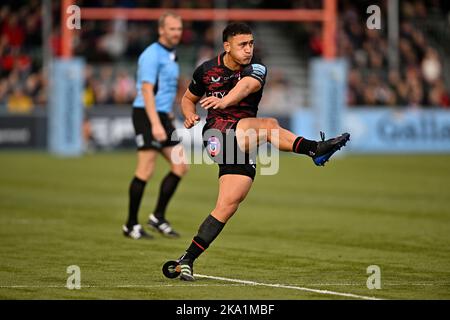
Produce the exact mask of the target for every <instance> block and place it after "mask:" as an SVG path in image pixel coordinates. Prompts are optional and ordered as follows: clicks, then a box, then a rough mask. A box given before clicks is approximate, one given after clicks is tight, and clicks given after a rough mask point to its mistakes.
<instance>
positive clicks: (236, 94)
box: [200, 77, 261, 109]
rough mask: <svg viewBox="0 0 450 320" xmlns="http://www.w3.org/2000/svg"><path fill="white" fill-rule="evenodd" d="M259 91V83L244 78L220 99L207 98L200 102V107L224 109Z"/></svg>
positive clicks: (250, 78) (249, 78) (252, 79)
mask: <svg viewBox="0 0 450 320" xmlns="http://www.w3.org/2000/svg"><path fill="white" fill-rule="evenodd" d="M259 89H261V83H260V82H259V81H258V80H256V79H254V78H252V77H244V78H242V79H241V80H239V81H238V83H237V84H236V86H235V87H234V88H233V89H231V90H230V92H228V94H227V95H226V96H225V97H223V98H222V99H219V98H217V97H214V96H211V97H207V98H205V99H203V100H201V101H200V105H201V106H202V107H203V108H205V109H209V108H213V109H225V108H226V107H228V106H233V105H236V104H238V103H239V102H240V101H241V100H242V99H245V98H246V97H247V96H248V95H249V94H251V93H253V92H256V91H258V90H259Z"/></svg>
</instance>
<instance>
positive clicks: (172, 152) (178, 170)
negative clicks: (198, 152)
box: [148, 144, 189, 238]
mask: <svg viewBox="0 0 450 320" xmlns="http://www.w3.org/2000/svg"><path fill="white" fill-rule="evenodd" d="M161 154H162V155H163V156H164V158H165V159H166V160H167V161H168V162H169V163H170V172H169V173H168V174H167V175H166V176H165V177H164V179H163V180H162V182H161V186H160V188H159V195H158V200H157V202H156V207H155V210H153V213H152V214H150V217H149V220H148V224H149V225H150V226H151V227H152V228H154V229H156V230H157V231H159V232H161V233H162V234H163V235H165V236H167V237H172V238H178V237H179V236H180V235H179V234H178V232H176V231H175V230H174V229H173V228H172V226H171V225H170V223H169V221H167V219H166V217H165V214H166V208H167V205H168V204H169V201H170V199H171V198H172V196H173V195H174V193H175V190H176V189H177V186H178V183H179V182H180V180H181V179H182V177H183V176H184V175H185V174H186V173H187V172H188V170H189V167H188V165H187V161H186V156H185V152H184V148H183V146H182V145H181V144H177V145H175V146H173V147H166V148H163V149H162V151H161Z"/></svg>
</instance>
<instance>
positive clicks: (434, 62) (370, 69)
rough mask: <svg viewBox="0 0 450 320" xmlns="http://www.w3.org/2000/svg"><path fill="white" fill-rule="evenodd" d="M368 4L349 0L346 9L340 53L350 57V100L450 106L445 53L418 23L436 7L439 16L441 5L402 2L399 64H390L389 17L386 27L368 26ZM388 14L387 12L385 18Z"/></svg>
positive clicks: (340, 35) (358, 103)
mask: <svg viewBox="0 0 450 320" xmlns="http://www.w3.org/2000/svg"><path fill="white" fill-rule="evenodd" d="M434 3H435V4H436V3H438V1H434ZM383 4H384V5H386V2H383V3H382V5H383ZM365 9H366V8H365V7H360V8H358V7H357V6H355V5H354V4H353V3H352V2H350V1H347V2H343V10H342V12H341V14H340V24H339V35H338V37H339V40H338V44H339V54H340V55H341V56H345V57H347V58H348V60H349V62H350V70H349V75H348V104H349V105H369V106H376V105H393V106H423V107H430V106H438V107H450V96H449V90H448V87H446V85H445V83H444V77H443V76H444V72H443V70H444V69H443V63H444V61H443V58H444V57H445V53H439V51H438V48H436V47H433V46H432V44H431V43H430V41H428V36H427V34H426V33H425V32H424V31H423V30H422V29H419V28H418V27H417V25H415V23H414V22H415V21H417V20H418V19H423V18H426V17H428V16H429V14H428V11H431V10H434V12H433V14H434V15H438V16H439V12H436V10H439V6H426V1H414V2H412V1H411V2H409V1H401V2H400V14H401V17H402V19H401V21H400V26H399V29H400V30H399V41H398V65H397V67H396V66H395V65H391V64H390V63H389V53H388V37H387V34H386V30H387V28H386V27H385V25H386V24H385V22H384V27H382V28H381V29H380V30H377V29H369V28H367V27H366V24H365V23H364V19H367V17H368V14H367V13H366V12H365ZM386 10H387V8H384V9H382V12H387V11H386ZM442 14H443V13H442ZM386 18H387V17H386V16H385V15H383V16H382V21H386ZM440 49H449V48H440ZM444 52H445V51H444ZM448 62H449V61H447V63H448Z"/></svg>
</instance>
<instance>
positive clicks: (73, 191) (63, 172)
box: [0, 152, 450, 299]
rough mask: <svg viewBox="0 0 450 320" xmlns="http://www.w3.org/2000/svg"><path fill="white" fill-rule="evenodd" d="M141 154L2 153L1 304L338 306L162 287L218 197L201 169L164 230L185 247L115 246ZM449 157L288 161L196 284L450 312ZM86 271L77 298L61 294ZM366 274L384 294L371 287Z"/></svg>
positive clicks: (255, 193)
mask: <svg viewBox="0 0 450 320" xmlns="http://www.w3.org/2000/svg"><path fill="white" fill-rule="evenodd" d="M134 165H135V154H134V153H133V152H122V153H109V154H95V155H87V156H84V157H82V158H77V159H64V158H57V157H53V156H50V155H47V154H44V153H32V152H17V153H6V152H3V153H1V154H0V243H1V251H0V298H2V299H23V298H26V299H27V298H31V299H40V298H45V299H86V298H87V299H118V298H120V299H121V298H125V299H130V298H132V299H343V298H344V297H339V296H333V295H325V294H319V293H309V292H303V291H298V290H292V289H285V288H271V287H264V286H253V285H242V284H237V283H234V284H233V283H227V282H223V281H217V280H210V279H199V280H198V281H197V282H195V283H193V284H191V283H185V282H181V281H179V280H178V279H175V280H169V279H166V278H164V277H163V275H162V273H161V271H160V268H161V266H162V264H163V263H164V262H165V261H166V260H169V259H175V258H177V257H178V256H179V255H180V254H181V253H182V252H183V251H184V249H185V248H186V246H187V245H188V244H189V242H190V239H191V238H192V236H193V235H194V234H195V232H196V230H197V228H198V226H199V224H200V223H201V222H202V220H203V219H204V217H205V216H206V215H207V214H209V212H210V211H211V210H212V208H213V205H214V202H215V198H216V195H217V178H216V176H217V169H216V167H214V166H207V165H195V166H192V167H191V171H190V172H189V174H188V176H187V177H186V178H185V179H184V180H183V181H182V183H181V184H180V186H179V189H178V190H177V193H176V195H175V198H174V200H173V202H172V203H171V205H170V207H169V211H168V218H169V220H170V221H171V222H172V223H173V225H174V226H175V227H176V229H177V230H179V231H180V232H181V234H182V238H181V239H178V240H173V239H165V238H162V237H160V236H159V235H158V236H157V237H156V239H155V240H152V241H146V242H144V241H133V240H129V239H126V238H124V237H123V236H122V235H121V225H122V223H123V222H124V220H125V216H126V212H127V202H128V198H127V192H128V183H129V181H130V179H131V177H132V174H133V170H134ZM167 170H168V166H167V165H166V164H164V161H163V160H162V159H159V165H158V169H157V172H156V173H155V176H154V178H153V180H152V182H151V183H150V184H149V185H148V187H147V190H146V196H145V199H144V201H143V205H142V210H141V214H140V221H141V223H144V222H145V221H146V218H147V215H148V213H149V212H150V211H151V210H152V209H153V206H154V202H155V197H156V195H157V190H158V183H159V181H160V180H161V178H162V177H163V175H164V174H165V173H166V172H167ZM449 187H450V156H443V155H442V156H438V155H429V156H410V155H408V156H348V157H345V158H340V159H333V160H332V161H331V162H330V163H329V164H327V166H326V167H325V168H319V167H315V166H314V165H313V164H312V162H311V160H310V159H307V158H306V157H296V156H284V157H282V158H281V162H280V171H279V173H278V174H277V175H274V176H258V177H257V178H256V181H255V184H254V187H253V189H252V190H251V192H250V194H249V196H248V198H247V199H246V201H245V202H244V203H243V204H242V205H241V207H240V209H239V211H238V212H237V214H236V215H235V216H234V217H233V218H232V220H231V221H230V223H229V224H228V225H227V226H226V227H225V229H224V231H223V232H222V234H221V235H220V236H219V238H218V239H217V240H216V242H214V244H213V245H212V246H211V248H210V249H209V250H208V251H207V253H206V254H204V255H203V256H202V257H201V258H200V259H199V260H198V261H197V263H196V265H195V272H196V273H200V274H206V275H212V276H221V277H227V278H234V279H242V280H251V281H256V282H261V283H271V284H285V285H292V286H301V287H307V288H313V289H321V290H333V291H338V292H344V293H353V294H357V295H364V296H374V297H379V298H387V299H450V188H449ZM69 265H78V266H80V268H81V285H82V288H81V290H68V289H67V288H65V285H66V280H67V277H68V276H69V275H68V274H67V273H66V268H67V267H68V266H69ZM369 265H378V266H379V267H380V268H381V281H382V289H380V290H369V289H367V287H366V280H367V277H368V274H367V273H366V269H367V267H368V266H369Z"/></svg>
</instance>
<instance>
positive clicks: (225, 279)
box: [194, 274, 383, 300]
mask: <svg viewBox="0 0 450 320" xmlns="http://www.w3.org/2000/svg"><path fill="white" fill-rule="evenodd" d="M194 276H196V277H198V278H206V279H214V280H221V281H228V282H236V283H242V284H248V285H254V286H265V287H273V288H283V289H293V290H300V291H307V292H313V293H320V294H329V295H334V296H341V297H348V298H356V299H363V300H383V299H380V298H375V297H368V296H360V295H357V294H352V293H343V292H336V291H329V290H318V289H310V288H304V287H296V286H288V285H283V284H270V283H260V282H255V281H248V280H239V279H230V278H223V277H215V276H207V275H203V274H194Z"/></svg>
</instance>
